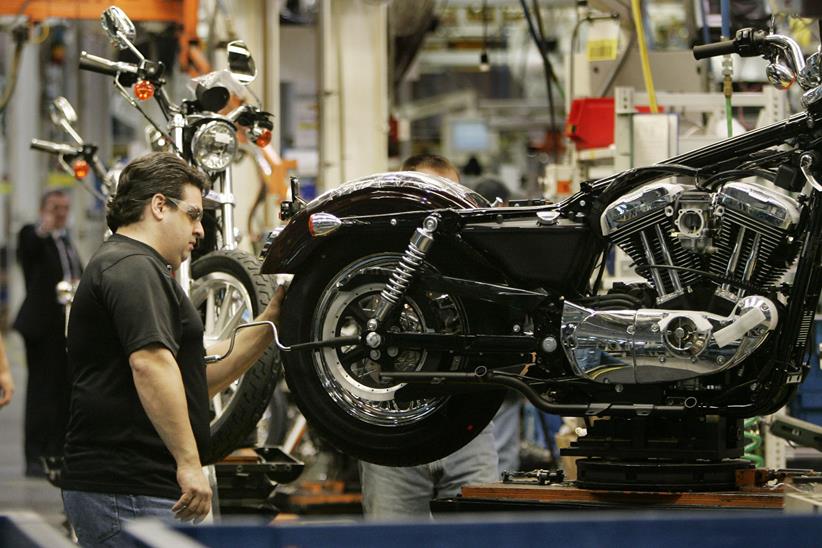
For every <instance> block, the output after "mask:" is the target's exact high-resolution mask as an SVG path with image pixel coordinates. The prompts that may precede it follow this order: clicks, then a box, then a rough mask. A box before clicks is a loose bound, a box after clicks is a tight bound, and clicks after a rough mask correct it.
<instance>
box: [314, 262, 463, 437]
mask: <svg viewBox="0 0 822 548" xmlns="http://www.w3.org/2000/svg"><path fill="white" fill-rule="evenodd" d="M399 258H400V255H397V254H380V255H372V256H368V257H364V258H362V259H360V260H358V261H355V262H354V263H352V264H350V265H348V266H347V267H345V268H344V269H343V270H342V271H340V272H339V273H338V274H337V275H336V276H335V277H334V278H333V279H332V280H331V281H330V283H329V284H328V285H327V286H326V288H325V290H324V291H323V293H322V295H321V298H320V300H319V303H318V306H317V308H316V311H315V314H314V317H313V321H312V332H311V333H312V338H313V340H323V339H328V338H332V337H340V336H359V335H361V333H362V332H363V331H364V330H365V324H366V322H367V321H368V319H369V318H370V317H371V314H372V313H373V310H374V307H375V306H376V304H377V302H378V301H379V293H380V291H381V290H382V288H383V287H385V283H384V281H382V280H374V279H372V280H370V281H365V282H363V283H356V282H354V283H350V284H347V283H346V282H347V281H348V280H352V279H355V280H356V279H357V278H359V277H360V276H362V275H363V274H364V273H366V272H368V271H372V270H374V269H390V268H393V267H394V266H396V264H397V263H398V261H399ZM423 301H424V302H423ZM444 301H447V302H445V306H443V303H444ZM401 307H402V308H401V309H400V312H399V315H398V319H397V321H396V324H397V325H390V326H389V327H388V329H389V330H397V331H405V332H417V333H424V332H434V331H436V332H438V333H454V334H456V333H462V332H464V331H465V328H466V326H465V315H464V314H463V313H462V309H461V307H460V306H459V304H458V303H456V302H454V301H453V299H451V297H450V296H447V295H443V294H432V293H430V292H429V293H426V294H425V295H424V297H420V296H419V295H418V296H416V297H412V296H410V295H408V294H406V297H405V300H404V301H403V302H402V305H401ZM454 311H456V314H455V313H454ZM426 312H427V313H426ZM432 320H437V325H433V324H432ZM384 351H386V352H387V351H388V349H385V350H384ZM396 352H397V353H396V355H395V356H394V357H392V358H391V364H392V367H393V369H394V370H398V371H419V370H420V369H421V368H422V367H423V365H424V364H425V363H426V360H428V359H432V358H433V359H436V358H437V356H432V355H430V354H429V353H428V352H426V351H424V350H409V349H396ZM312 359H313V364H314V370H315V371H316V373H317V376H318V378H319V380H320V383H321V384H322V386H323V388H324V390H325V391H326V392H327V393H328V395H329V396H330V397H331V399H332V400H333V401H334V402H335V403H336V404H337V405H338V406H339V407H340V408H342V409H343V410H344V411H345V412H346V413H348V414H349V415H351V416H353V417H355V418H356V419H358V420H359V421H362V422H365V423H368V424H372V425H376V426H402V425H408V424H412V423H415V422H418V421H421V420H423V419H425V418H426V417H428V416H430V415H431V414H433V413H435V412H436V411H437V410H438V409H440V408H441V407H442V406H443V404H444V403H445V402H446V401H447V400H448V397H447V396H439V397H431V398H424V399H417V400H412V401H404V402H400V401H397V400H395V395H396V393H397V391H398V390H400V389H401V388H402V387H403V386H405V384H404V383H394V384H390V383H387V382H380V381H379V379H378V376H377V375H378V373H379V371H380V368H381V366H380V364H379V363H377V362H376V361H374V360H372V359H371V358H370V356H369V353H368V351H366V350H365V348H364V347H363V346H359V347H354V346H350V347H342V348H323V349H321V350H317V351H315V352H313V353H312ZM451 359H452V364H451V366H450V368H451V369H453V368H457V367H458V366H459V364H460V358H451Z"/></svg>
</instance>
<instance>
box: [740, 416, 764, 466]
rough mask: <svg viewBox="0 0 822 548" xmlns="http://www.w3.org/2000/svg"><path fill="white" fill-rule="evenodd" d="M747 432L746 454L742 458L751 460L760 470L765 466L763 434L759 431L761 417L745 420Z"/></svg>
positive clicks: (744, 425) (744, 424)
mask: <svg viewBox="0 0 822 548" xmlns="http://www.w3.org/2000/svg"><path fill="white" fill-rule="evenodd" d="M743 427H744V430H745V434H744V435H745V454H743V455H742V458H743V459H745V460H749V461H751V462H752V463H754V465H755V466H756V467H758V468H762V467H763V466H765V459H764V458H763V457H762V434H761V433H760V431H759V417H751V418H749V419H745V422H744V423H743Z"/></svg>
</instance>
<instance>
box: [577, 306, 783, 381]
mask: <svg viewBox="0 0 822 548" xmlns="http://www.w3.org/2000/svg"><path fill="white" fill-rule="evenodd" d="M776 325H777V309H776V306H775V305H774V303H773V302H771V301H770V300H768V299H766V298H764V297H760V296H755V295H752V296H749V297H745V298H743V299H742V300H740V301H739V303H738V305H737V307H736V308H735V309H734V311H733V312H732V313H731V314H730V315H729V316H727V317H722V316H719V315H716V314H712V313H710V312H699V311H690V310H662V309H641V310H630V309H626V310H607V311H597V310H592V309H588V308H583V307H581V306H577V305H575V304H573V303H571V302H567V301H566V302H565V307H564V309H563V313H562V334H561V335H562V346H563V349H564V351H565V354H566V355H567V356H568V360H569V361H570V363H571V366H572V368H573V369H574V372H575V373H576V375H577V376H579V377H582V378H586V379H590V380H593V381H596V382H601V383H615V384H643V383H654V382H673V381H680V380H685V379H691V378H694V377H699V376H702V375H710V374H713V373H718V372H720V371H722V370H724V369H727V368H729V367H731V366H733V365H736V364H738V363H739V362H741V361H742V360H743V359H745V358H746V357H748V356H749V355H750V354H751V353H752V352H753V351H754V350H756V348H758V347H759V345H760V344H762V342H763V341H764V340H765V337H766V336H767V335H768V333H769V332H770V331H772V330H773V329H775V328H776Z"/></svg>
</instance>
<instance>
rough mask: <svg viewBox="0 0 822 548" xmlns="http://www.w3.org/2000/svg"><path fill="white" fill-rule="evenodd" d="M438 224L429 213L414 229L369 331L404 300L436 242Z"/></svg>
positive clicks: (382, 295)
mask: <svg viewBox="0 0 822 548" xmlns="http://www.w3.org/2000/svg"><path fill="white" fill-rule="evenodd" d="M438 226H439V219H438V218H437V217H436V216H435V215H429V216H428V217H426V218H425V220H424V221H423V222H422V226H421V227H419V228H417V230H416V231H414V234H413V236H411V241H410V242H408V247H407V248H406V249H405V252H404V253H403V255H402V257H401V258H400V262H399V264H397V266H396V268H395V269H394V272H392V273H391V277H390V278H389V279H388V282H387V283H386V284H385V287H384V288H383V290H382V291H381V292H380V302H379V304H378V305H377V309H376V311H375V312H374V318H373V319H371V320H370V321H369V322H368V330H369V331H375V330H376V329H377V328H378V326H379V325H380V324H381V323H383V322H384V321H385V320H386V318H388V316H389V315H390V314H391V311H392V310H393V309H394V307H395V306H396V305H397V304H398V303H399V302H400V301H401V300H402V298H403V296H404V295H405V292H406V291H407V290H408V287H409V286H410V285H411V281H412V280H413V279H414V276H415V275H416V274H417V273H418V272H419V269H420V267H421V266H422V264H423V262H424V261H425V256H426V255H427V254H428V250H429V249H431V246H432V245H433V244H434V232H436V230H437V227H438Z"/></svg>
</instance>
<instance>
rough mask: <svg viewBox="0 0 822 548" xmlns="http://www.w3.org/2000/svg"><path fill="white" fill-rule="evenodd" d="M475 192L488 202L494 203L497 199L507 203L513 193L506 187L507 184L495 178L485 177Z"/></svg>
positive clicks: (475, 188) (479, 182)
mask: <svg viewBox="0 0 822 548" xmlns="http://www.w3.org/2000/svg"><path fill="white" fill-rule="evenodd" d="M474 192H476V193H477V194H479V195H480V196H482V197H483V198H485V199H486V200H488V201H489V202H492V203H493V202H494V200H496V199H497V198H499V199H501V200H502V201H503V202H507V201H508V200H509V198H511V191H510V190H508V187H507V186H505V183H503V182H502V181H500V180H499V179H494V178H493V177H485V178H484V179H480V180H479V181H478V182H477V184H476V185H475V186H474Z"/></svg>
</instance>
